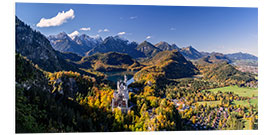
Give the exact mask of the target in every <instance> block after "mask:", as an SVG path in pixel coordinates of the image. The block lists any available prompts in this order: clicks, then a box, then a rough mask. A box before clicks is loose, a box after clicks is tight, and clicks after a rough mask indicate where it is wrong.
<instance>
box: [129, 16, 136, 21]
mask: <svg viewBox="0 0 270 135" xmlns="http://www.w3.org/2000/svg"><path fill="white" fill-rule="evenodd" d="M137 18H138V16H131V17H129V19H131V20H133V19H137Z"/></svg>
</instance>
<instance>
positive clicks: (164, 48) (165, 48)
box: [155, 41, 180, 51]
mask: <svg viewBox="0 0 270 135" xmlns="http://www.w3.org/2000/svg"><path fill="white" fill-rule="evenodd" d="M155 47H157V48H159V49H161V50H162V51H171V50H180V48H178V47H177V46H176V45H175V44H172V45H170V44H169V43H167V42H164V41H161V42H159V43H157V44H155Z"/></svg>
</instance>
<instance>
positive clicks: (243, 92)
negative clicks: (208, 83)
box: [207, 86, 258, 97]
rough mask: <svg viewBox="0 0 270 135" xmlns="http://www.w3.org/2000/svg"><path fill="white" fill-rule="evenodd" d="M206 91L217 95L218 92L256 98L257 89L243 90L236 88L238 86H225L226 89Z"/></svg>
mask: <svg viewBox="0 0 270 135" xmlns="http://www.w3.org/2000/svg"><path fill="white" fill-rule="evenodd" d="M207 91H211V92H214V93H217V92H218V91H221V92H234V94H238V95H239V96H243V97H253V96H255V97H256V96H258V88H245V87H238V86H227V87H222V88H216V89H209V90H207Z"/></svg>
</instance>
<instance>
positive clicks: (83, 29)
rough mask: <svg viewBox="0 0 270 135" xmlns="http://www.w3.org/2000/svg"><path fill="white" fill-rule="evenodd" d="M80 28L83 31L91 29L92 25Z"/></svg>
mask: <svg viewBox="0 0 270 135" xmlns="http://www.w3.org/2000/svg"><path fill="white" fill-rule="evenodd" d="M80 30H82V31H90V30H91V28H90V27H87V28H80Z"/></svg>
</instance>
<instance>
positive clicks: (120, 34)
mask: <svg viewBox="0 0 270 135" xmlns="http://www.w3.org/2000/svg"><path fill="white" fill-rule="evenodd" d="M125 34H126V32H119V33H118V34H117V35H119V36H122V35H125Z"/></svg>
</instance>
